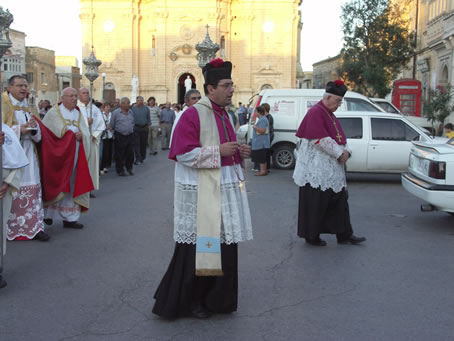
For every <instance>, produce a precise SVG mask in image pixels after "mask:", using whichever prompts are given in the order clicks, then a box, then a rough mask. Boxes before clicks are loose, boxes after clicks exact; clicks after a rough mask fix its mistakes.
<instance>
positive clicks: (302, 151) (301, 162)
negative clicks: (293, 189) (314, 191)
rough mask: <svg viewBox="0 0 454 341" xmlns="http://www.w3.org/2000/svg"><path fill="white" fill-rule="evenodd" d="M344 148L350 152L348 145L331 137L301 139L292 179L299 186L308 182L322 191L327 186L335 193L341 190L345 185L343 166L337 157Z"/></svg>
mask: <svg viewBox="0 0 454 341" xmlns="http://www.w3.org/2000/svg"><path fill="white" fill-rule="evenodd" d="M317 141H318V143H317ZM344 150H347V151H348V152H350V153H351V151H350V149H349V148H348V146H343V145H339V144H337V143H336V142H335V141H334V140H333V139H332V138H331V137H325V138H322V139H320V140H308V139H301V145H300V148H299V149H298V159H297V162H296V166H295V171H294V172H293V180H294V181H295V183H296V184H297V185H298V186H300V187H302V186H304V185H306V184H309V185H311V187H313V188H320V189H321V190H322V191H326V190H327V189H328V188H331V189H332V190H333V191H334V192H336V193H338V192H340V191H342V188H344V187H347V182H346V179H345V168H344V165H343V164H341V163H340V162H339V161H337V159H338V158H339V156H341V154H342V152H343V151H344Z"/></svg>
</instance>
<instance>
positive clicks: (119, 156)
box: [114, 131, 134, 173]
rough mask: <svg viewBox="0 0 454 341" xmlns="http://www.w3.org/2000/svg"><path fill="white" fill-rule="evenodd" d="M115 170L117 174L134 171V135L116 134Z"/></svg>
mask: <svg viewBox="0 0 454 341" xmlns="http://www.w3.org/2000/svg"><path fill="white" fill-rule="evenodd" d="M114 143H115V168H116V170H117V173H121V172H124V170H125V168H124V167H125V166H126V169H127V170H132V165H133V164H134V135H133V134H129V135H123V134H120V133H119V132H117V131H116V132H115V142H114Z"/></svg>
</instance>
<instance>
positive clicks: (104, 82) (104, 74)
mask: <svg viewBox="0 0 454 341" xmlns="http://www.w3.org/2000/svg"><path fill="white" fill-rule="evenodd" d="M101 76H102V101H103V103H104V100H105V98H104V90H105V89H106V73H105V72H103V73H102V74H101Z"/></svg>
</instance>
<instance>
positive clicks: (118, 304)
mask: <svg viewBox="0 0 454 341" xmlns="http://www.w3.org/2000/svg"><path fill="white" fill-rule="evenodd" d="M166 154H167V153H165V152H160V153H159V154H158V155H157V156H149V157H148V158H147V159H146V160H145V163H144V164H143V165H140V166H136V167H135V169H134V170H135V172H136V175H135V176H133V177H118V176H116V175H115V171H114V170H113V169H112V170H111V172H110V173H109V174H107V175H105V176H102V177H101V190H100V191H98V192H97V193H96V195H97V198H96V199H92V200H91V208H90V210H89V212H88V213H87V214H85V215H83V216H82V218H81V222H82V223H83V224H85V226H86V227H85V228H84V229H83V230H70V229H63V228H62V226H61V223H60V222H55V223H54V225H53V226H52V227H51V228H49V229H48V232H49V233H50V235H51V236H52V240H51V241H50V242H48V243H43V242H37V241H29V242H23V241H22V242H9V243H8V249H7V256H6V264H5V268H6V269H5V272H4V275H5V278H6V280H7V281H8V287H7V288H5V289H2V290H0V340H1V341H10V340H33V341H41V340H43V341H53V340H84V341H85V340H87V341H91V340H106V341H107V340H109V341H111V340H112V341H116V340H216V341H219V340H452V339H453V338H454V301H453V282H454V261H453V260H454V248H453V245H454V217H451V216H450V215H448V214H446V213H443V212H426V213H422V212H420V210H419V205H420V204H421V202H420V201H419V200H418V199H416V198H414V197H412V196H411V195H410V194H408V193H407V192H405V191H404V190H403V189H402V187H401V184H400V177H399V176H397V175H349V176H348V180H349V183H348V188H349V194H350V201H349V202H350V210H351V218H352V223H353V227H354V230H355V234H357V235H359V236H366V237H367V242H366V243H365V244H363V245H359V246H351V245H337V244H336V241H335V237H334V236H324V237H323V238H324V239H325V240H327V242H328V246H327V247H323V248H317V247H313V246H309V245H306V244H305V243H304V241H303V240H301V239H299V238H298V237H297V236H296V221H297V195H298V188H297V187H296V186H295V185H294V183H293V181H292V172H289V171H279V170H274V169H273V170H272V172H271V174H270V175H269V176H267V177H254V176H253V174H254V173H253V172H252V171H250V168H251V167H250V163H249V167H248V170H247V190H248V192H249V204H250V208H251V213H252V220H253V226H254V240H253V241H250V242H247V243H242V244H240V247H239V261H240V264H239V306H238V311H237V312H236V313H233V314H229V315H216V316H214V317H212V318H211V319H209V320H196V319H192V318H184V319H178V320H175V321H166V320H162V319H160V318H158V317H156V316H154V315H153V314H152V312H151V311H152V307H153V304H154V300H153V294H154V291H155V289H156V287H157V285H158V283H159V281H160V280H161V278H162V275H163V274H164V272H165V270H166V268H167V266H168V264H169V261H170V258H171V255H172V252H173V247H174V242H173V240H172V232H173V231H172V229H173V227H172V226H173V225H172V220H173V206H172V205H173V204H172V200H173V170H174V164H173V161H170V160H168V159H167V155H166Z"/></svg>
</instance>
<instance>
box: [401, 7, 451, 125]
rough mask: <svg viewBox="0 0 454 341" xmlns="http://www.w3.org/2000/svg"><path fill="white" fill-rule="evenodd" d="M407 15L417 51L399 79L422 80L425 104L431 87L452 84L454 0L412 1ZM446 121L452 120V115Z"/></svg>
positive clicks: (422, 98) (422, 96) (422, 95)
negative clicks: (415, 33) (414, 57)
mask: <svg viewBox="0 0 454 341" xmlns="http://www.w3.org/2000/svg"><path fill="white" fill-rule="evenodd" d="M400 1H403V0H400ZM408 15H409V18H410V21H411V27H412V28H415V30H416V32H417V46H416V51H417V52H416V59H415V60H413V61H412V62H411V63H410V65H409V68H408V70H405V71H403V72H402V78H415V79H417V80H419V81H421V89H422V94H421V100H422V102H423V103H424V102H425V101H427V100H429V93H430V91H429V90H430V89H435V88H436V86H437V85H447V84H453V80H454V78H453V72H454V0H413V1H412V2H411V3H410V6H409V8H408ZM416 19H417V20H416ZM451 116H452V115H451ZM449 120H450V121H454V120H453V118H452V117H451V118H450V119H449Z"/></svg>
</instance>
